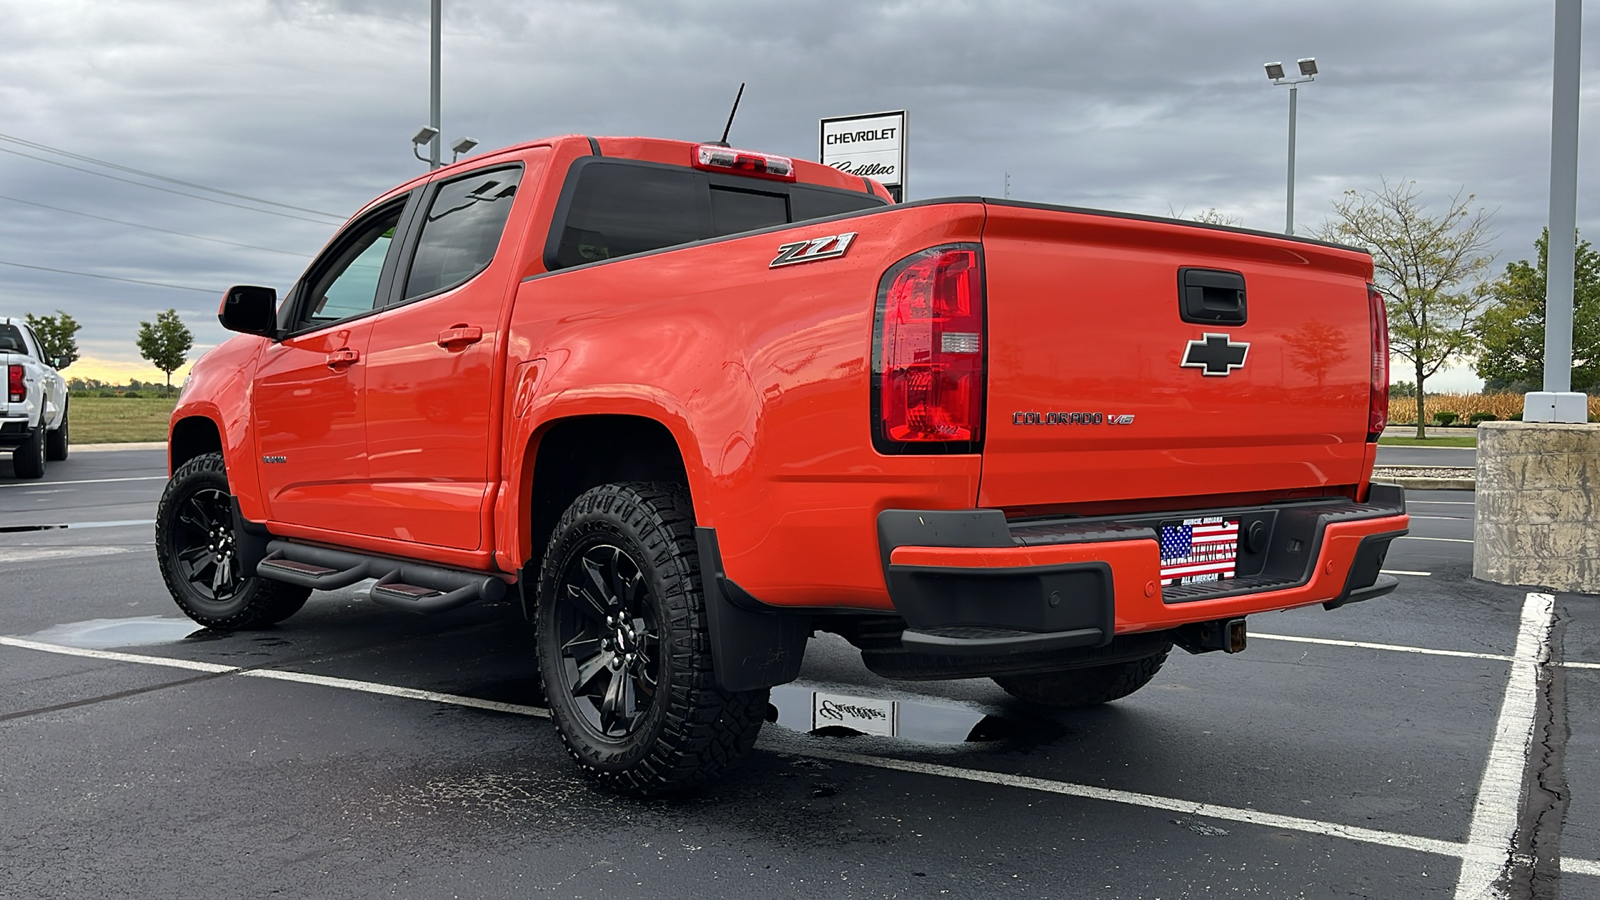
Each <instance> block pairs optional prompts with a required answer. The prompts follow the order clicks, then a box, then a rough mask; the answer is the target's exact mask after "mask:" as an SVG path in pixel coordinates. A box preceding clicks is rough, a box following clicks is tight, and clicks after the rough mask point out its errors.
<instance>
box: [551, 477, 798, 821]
mask: <svg viewBox="0 0 1600 900" xmlns="http://www.w3.org/2000/svg"><path fill="white" fill-rule="evenodd" d="M694 521H695V520H694V511H693V507H692V505H691V503H690V498H689V493H688V491H687V490H686V489H685V488H683V487H682V486H680V485H676V484H665V483H645V482H634V483H626V484H607V485H602V486H600V487H597V488H593V489H591V490H589V491H586V492H585V493H583V494H582V495H580V496H579V497H578V499H577V500H575V501H573V504H572V506H570V507H569V508H568V509H567V511H566V513H565V514H563V515H562V517H561V520H560V522H559V523H558V524H557V525H556V527H555V531H554V532H553V533H552V535H551V537H550V542H549V545H548V547H547V548H546V551H545V555H544V561H543V564H542V566H541V568H540V573H539V594H538V603H537V608H536V610H535V612H534V617H533V618H534V642H535V646H536V648H537V655H538V660H539V670H540V675H541V677H542V680H543V682H544V686H545V693H546V696H547V698H548V700H549V703H550V712H551V717H552V718H553V719H554V720H555V724H556V729H557V731H558V732H559V733H560V735H561V741H562V743H563V744H564V745H565V746H566V748H567V752H568V753H569V754H571V756H572V758H573V760H574V761H575V762H576V763H577V764H578V767H579V769H581V770H582V771H583V773H584V774H585V775H586V776H588V777H589V778H591V779H593V780H594V781H595V782H597V783H598V784H599V785H601V786H602V787H604V788H606V789H608V790H611V791H614V792H617V793H621V794H630V795H634V796H654V795H661V794H671V793H677V792H681V791H685V790H689V789H692V788H694V787H697V786H699V785H701V784H704V783H705V782H706V781H708V780H710V779H712V778H715V777H717V776H718V775H721V774H722V773H724V772H726V771H728V770H729V769H730V768H731V767H732V766H733V765H734V764H735V763H737V762H738V761H739V760H740V759H741V758H742V757H743V756H744V755H745V754H746V753H748V752H749V750H750V747H751V746H752V745H753V744H754V743H755V740H756V735H757V734H758V733H759V732H760V730H761V725H762V722H763V721H764V719H765V716H766V711H767V691H766V689H761V690H756V691H738V692H730V691H724V690H722V689H720V688H719V687H718V686H717V683H716V677H715V674H714V672H713V670H712V661H711V641H710V636H709V633H708V625H707V620H706V609H705V595H704V593H703V592H702V589H701V580H700V578H701V576H700V564H699V556H698V553H697V550H696V547H695V538H694ZM614 550H615V551H621V554H622V555H619V554H615V553H613V554H612V556H611V559H613V560H619V559H626V561H627V564H628V565H629V566H630V568H629V571H630V572H634V573H636V574H634V575H630V576H629V577H630V578H631V579H632V580H631V581H628V582H627V583H628V584H629V585H631V587H630V588H629V591H627V592H623V591H613V592H611V593H610V594H607V595H606V597H601V598H599V599H600V604H599V606H601V607H603V608H605V609H622V608H633V609H636V610H638V611H640V612H642V613H643V614H644V615H643V616H642V618H635V614H634V613H632V612H630V613H629V614H628V617H627V620H628V621H629V622H630V623H634V622H646V623H647V625H648V624H650V623H652V622H653V623H654V624H653V625H651V627H653V628H654V629H655V632H656V633H655V634H654V638H653V641H654V642H653V645H652V644H651V643H649V641H647V640H644V638H645V637H648V635H644V633H643V632H640V634H641V636H642V637H641V638H640V639H638V640H639V643H637V646H638V647H641V648H646V649H642V650H638V651H636V654H637V656H638V658H639V660H641V663H640V664H639V668H638V669H637V670H635V669H629V668H628V667H626V666H624V668H623V669H622V670H618V671H615V672H614V673H613V674H611V675H610V676H609V677H611V678H621V677H628V678H631V679H633V680H632V682H631V687H630V688H629V690H630V691H631V692H632V693H631V694H630V695H629V698H630V701H631V707H632V708H631V709H630V710H629V711H628V719H629V720H630V721H629V722H627V723H622V724H621V727H622V728H624V729H631V730H627V731H626V733H622V734H617V735H608V734H607V733H606V732H607V731H609V730H610V729H611V728H612V727H613V726H612V725H607V723H606V719H605V718H604V716H605V713H604V712H603V711H602V712H600V713H599V715H600V716H601V718H600V720H599V724H598V725H597V724H596V723H595V722H594V721H593V718H592V717H593V716H594V715H595V714H596V705H595V704H594V703H593V699H594V698H593V696H592V693H585V694H584V696H582V697H580V696H578V695H577V694H575V691H574V688H575V687H577V688H579V689H581V688H583V687H585V686H588V685H591V684H593V683H594V682H593V681H592V680H590V681H582V682H581V683H579V684H577V685H574V683H573V682H574V681H575V680H580V679H581V678H582V675H581V673H582V671H583V670H582V668H581V666H582V665H583V664H584V663H583V662H581V661H579V660H578V659H577V658H576V657H577V655H578V653H577V651H574V650H572V649H571V646H572V645H573V644H576V643H578V642H579V640H580V637H577V636H575V637H572V638H569V639H568V641H567V649H565V650H564V648H563V639H562V637H561V635H562V634H563V631H564V630H565V631H572V630H573V629H574V628H578V627H579V626H580V625H581V623H582V622H584V621H593V622H594V623H595V625H596V626H597V627H601V626H602V623H600V622H599V621H598V619H596V618H594V613H593V612H591V609H592V607H586V606H584V605H583V603H584V601H583V600H582V599H581V598H578V597H577V594H576V593H574V591H576V590H579V589H580V586H579V583H578V582H574V581H571V580H569V578H570V577H571V574H572V573H574V572H576V571H578V569H577V567H581V566H582V565H584V564H585V561H586V560H592V559H596V558H600V557H599V556H597V555H596V554H599V555H600V556H603V555H604V554H606V553H612V551H614ZM624 555H625V556H624ZM622 565H623V563H621V562H613V563H612V566H611V574H612V577H613V580H615V578H616V573H617V571H618V569H619V567H620V566H622ZM587 571H588V572H590V574H593V573H594V571H595V570H594V569H593V568H591V569H589V570H587ZM595 581H596V587H595V589H594V591H593V593H601V594H606V590H605V585H604V584H602V583H600V582H602V581H603V579H602V578H600V576H598V575H597V576H595ZM569 587H571V588H572V590H569V589H568V588H569ZM638 587H642V588H643V589H644V590H645V591H647V593H642V592H640V591H639V590H638ZM624 593H628V594H630V596H631V597H632V598H633V599H632V600H627V601H623V600H621V599H620V598H621V597H622V595H623V594H624ZM608 597H609V598H610V599H609V600H608V599H607V598H608ZM563 598H565V599H563ZM608 604H616V605H608ZM630 604H631V605H630ZM586 617H587V619H586ZM609 621H610V619H609V618H607V619H606V622H609ZM618 621H619V622H620V621H622V616H620V615H619V616H618ZM605 627H609V626H605ZM629 627H630V628H631V627H632V625H631V624H630V626H629ZM587 633H589V632H588V631H580V632H579V635H580V636H581V635H582V634H587ZM606 633H608V634H611V635H612V636H611V638H609V640H610V641H612V643H611V645H610V646H611V647H613V648H616V647H618V646H620V643H619V642H618V639H617V637H616V634H615V633H614V632H606ZM597 634H598V632H597ZM630 634H631V632H630ZM596 639H598V638H596ZM635 640H636V639H634V638H631V637H630V638H629V645H630V646H635V644H634V641H635ZM650 646H654V647H655V648H656V649H655V652H654V653H653V654H652V653H650V652H649V650H648V647H650ZM613 655H615V654H613ZM599 656H600V653H599V651H596V653H595V654H594V655H593V656H591V657H587V659H590V660H592V659H594V658H595V657H599ZM568 663H571V665H572V668H571V669H569V668H568ZM588 664H589V665H591V666H593V665H594V663H592V662H591V663H588ZM592 671H596V672H598V673H599V674H601V675H606V674H607V670H606V669H604V668H603V667H599V668H594V669H592ZM574 672H576V673H578V674H576V675H574V674H573V673H574ZM630 672H634V673H635V674H633V675H629V674H628V673H630ZM592 677H593V676H591V679H592ZM650 677H654V679H655V682H654V685H653V686H652V685H649V684H647V683H646V680H647V679H648V678H650ZM608 683H609V682H608ZM636 698H643V699H636ZM641 706H642V708H641ZM613 724H616V723H613Z"/></svg>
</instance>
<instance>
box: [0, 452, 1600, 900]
mask: <svg viewBox="0 0 1600 900" xmlns="http://www.w3.org/2000/svg"><path fill="white" fill-rule="evenodd" d="M122 456H127V457H129V458H128V459H126V460H124V461H123V462H122V463H121V465H120V467H111V468H109V469H108V468H100V467H97V468H96V469H94V470H93V471H92V472H85V473H80V472H78V471H75V470H74V464H75V463H77V462H79V460H80V458H79V457H74V458H73V459H71V460H68V461H67V462H65V463H61V464H53V465H52V466H51V470H50V474H51V477H52V478H55V479H59V480H60V482H63V483H61V484H60V485H59V486H58V487H54V488H46V489H47V490H56V491H62V492H63V493H61V494H50V495H44V496H49V497H52V498H54V499H53V500H52V504H51V508H50V510H49V511H48V512H47V513H46V512H42V511H41V509H40V507H41V506H43V504H37V503H35V502H34V501H36V500H37V495H34V494H32V492H30V491H28V490H19V489H9V488H3V487H0V525H6V524H12V525H25V524H28V523H29V522H30V521H31V522H34V523H38V522H41V521H45V522H62V523H66V522H98V521H112V522H115V521H128V520H133V521H139V520H140V519H141V517H143V518H146V519H147V518H149V517H151V516H153V509H154V500H155V498H156V497H157V496H159V486H160V482H159V480H154V481H148V482H137V481H135V482H126V481H123V482H102V483H101V485H102V486H97V485H95V484H79V485H69V484H65V483H64V482H68V481H88V480H91V479H92V478H104V477H142V476H145V475H149V474H151V473H152V471H153V472H154V473H155V474H158V475H159V467H160V465H161V463H160V461H159V454H155V455H154V456H155V458H156V461H155V463H154V465H151V464H150V462H149V461H142V460H141V459H140V458H135V457H134V456H133V455H132V454H122V453H106V454H98V455H96V457H95V458H94V462H95V463H97V464H98V463H101V461H102V458H104V457H122ZM81 459H82V460H85V461H87V460H90V459H91V457H89V456H88V455H85V456H83V457H81ZM3 466H4V463H3V462H0V467H3ZM5 474H6V473H4V472H0V486H3V485H9V484H14V483H15V482H11V481H8V480H7V479H6V478H5V477H4V476H5ZM104 485H110V486H111V487H105V486H104ZM117 485H121V487H116V486H117ZM111 488H116V491H118V492H120V493H113V492H112V491H111ZM1411 499H1412V501H1413V504H1412V511H1413V513H1415V514H1417V516H1418V519H1417V521H1416V523H1415V525H1414V528H1413V535H1414V536H1415V537H1414V538H1410V539H1406V540H1404V541H1401V542H1398V543H1397V544H1396V545H1395V547H1394V549H1393V550H1392V551H1391V553H1390V556H1389V559H1388V561H1387V563H1386V567H1387V568H1388V569H1389V570H1390V571H1395V572H1404V573H1410V574H1402V575H1399V576H1398V577H1400V578H1401V580H1402V582H1403V584H1402V587H1401V589H1400V590H1399V591H1398V592H1396V593H1395V594H1394V595H1391V596H1390V597H1387V598H1383V599H1380V600H1375V601H1372V602H1369V603H1363V604H1357V605H1354V606H1351V607H1347V608H1345V609H1342V610H1339V611H1336V612H1331V613H1330V612H1325V611H1323V610H1321V609H1319V608H1313V609H1311V610H1301V611H1294V612H1287V613H1278V614H1272V615H1264V616H1257V617H1253V618H1252V619H1251V622H1250V625H1251V630H1252V633H1251V638H1250V647H1249V649H1248V650H1247V651H1246V652H1245V653H1242V654H1238V655H1234V656H1224V655H1222V654H1209V655H1206V656H1189V655H1187V654H1183V653H1181V652H1175V653H1174V655H1173V656H1172V657H1171V659H1170V661H1169V662H1168V664H1167V666H1166V667H1165V669H1164V670H1163V671H1162V673H1161V674H1160V675H1159V676H1158V677H1157V678H1156V680H1155V681H1154V682H1153V683H1152V684H1151V685H1150V686H1149V687H1147V688H1145V689H1144V690H1143V691H1140V692H1139V693H1137V694H1135V695H1133V696H1132V697H1129V698H1127V699H1126V700H1123V701H1120V702H1118V703H1114V704H1109V705H1106V706H1103V707H1098V708H1095V709H1090V710H1083V711H1076V712H1050V711H1042V710H1039V709H1035V708H1031V707H1028V706H1027V705H1025V704H1022V703H1019V702H1018V701H1016V700H1014V699H1013V698H1011V697H1009V696H1008V695H1006V694H1005V693H1004V692H1003V691H1001V690H1000V689H999V688H998V687H996V686H995V685H994V684H993V683H992V682H989V681H987V680H972V681H949V682H932V683H916V684H910V683H901V682H891V681H887V680H884V679H881V678H878V677H877V676H875V675H873V674H871V673H870V672H868V671H866V670H865V668H864V667H862V665H861V663H860V659H859V656H858V655H857V654H856V653H855V652H854V651H853V649H852V648H850V647H849V646H848V645H847V644H844V643H843V642H842V641H840V640H838V639H836V638H833V637H831V636H823V637H821V638H819V639H817V640H815V641H813V642H812V644H811V646H810V648H809V650H808V655H807V659H806V664H805V667H804V669H803V671H802V675H801V679H800V680H799V681H798V682H796V683H795V684H793V685H786V686H784V687H782V688H779V689H776V690H774V691H773V694H772V710H771V713H770V718H772V719H773V721H772V722H771V723H769V725H768V726H767V727H766V728H765V729H764V731H763V733H762V737H761V739H760V741H759V743H758V745H757V750H756V751H755V752H754V753H753V754H752V756H751V757H750V759H749V760H748V761H747V763H746V765H744V766H742V767H741V768H740V769H739V770H737V771H736V772H734V773H733V774H731V775H729V776H728V777H726V778H724V779H721V780H719V782H718V783H716V784H714V785H712V786H710V787H708V788H707V789H705V790H703V791H701V792H699V793H698V794H695V795H692V796H690V797H686V798H681V799H677V800H670V801H648V802H640V801H632V800H625V799H620V798H616V797H611V796H608V795H606V794H604V793H601V792H598V791H596V790H594V789H592V788H591V787H589V786H588V785H587V784H586V783H584V782H583V781H582V780H581V779H580V778H578V777H577V776H576V775H575V772H574V770H573V768H572V766H571V765H570V763H569V762H568V760H567V759H566V758H565V754H564V751H563V750H562V748H561V746H560V742H559V741H558V740H557V738H556V736H555V734H554V731H553V729H552V728H551V726H550V724H549V722H548V720H547V719H546V718H544V716H543V710H542V706H543V698H542V696H541V695H540V688H539V684H538V681H537V678H536V675H535V673H534V671H533V667H532V660H531V649H530V646H529V638H530V635H529V633H528V630H527V629H526V627H525V626H524V625H523V624H522V623H521V622H520V621H519V619H518V615H517V611H516V609H515V608H514V607H513V606H512V605H511V604H509V603H498V604H484V605H478V606H474V607H469V608H466V609H463V610H459V611H457V612H455V613H450V614H447V615H445V616H441V617H437V618H421V617H411V616H406V615H403V614H397V613H393V612H389V611H387V610H383V609H379V608H377V607H375V606H374V605H373V604H372V603H370V602H369V601H368V600H366V598H365V596H364V594H363V592H361V591H360V590H359V589H356V590H346V591H339V592H332V593H321V594H317V595H314V597H313V599H312V601H311V602H310V603H309V604H308V605H307V607H306V608H305V610H303V611H302V612H301V613H300V614H298V615H296V616H295V617H293V618H291V619H289V620H288V621H286V622H284V623H282V624H281V625H279V626H276V627H274V628H271V629H268V630H265V631H260V632H251V633H247V634H231V635H218V634H213V633H211V632H208V631H205V630H203V629H197V628H196V627H195V626H194V625H193V623H189V622H188V621H187V620H185V619H182V618H181V617H180V616H179V614H178V612H177V610H176V608H175V607H174V606H173V605H172V603H171V601H170V599H168V598H167V596H166V594H165V590H164V588H163V587H162V585H161V582H160V577H159V575H158V574H157V572H156V566H155V560H154V556H153V553H152V551H151V549H150V545H149V540H150V531H149V526H147V525H108V526H105V527H101V528H95V529H87V530H84V529H77V530H74V529H52V530H42V531H16V532H5V533H0V635H4V636H7V637H5V638H3V639H0V759H4V760H6V763H5V765H4V766H0V798H3V800H0V809H3V810H4V815H0V896H7V897H9V896H18V897H35V896H38V897H68V896H70V897H81V896H107V897H112V896H115V897H121V896H133V895H159V896H163V897H216V896H233V895H240V894H247V895H251V896H259V895H267V894H270V893H274V892H277V893H282V894H287V895H299V896H318V897H368V896H379V895H382V896H400V897H440V896H452V895H454V896H463V897H501V896H505V897H510V896H518V897H526V896H542V895H549V896H558V897H607V896H624V897H659V896H696V897H748V896H751V895H755V894H763V895H776V896H797V897H827V898H840V897H895V896H904V897H922V896H935V895H948V896H958V897H978V896H981V897H992V896H1017V897H1033V896H1050V897H1062V896H1095V897H1203V896H1263V897H1350V896H1366V897H1454V896H1457V881H1458V879H1459V878H1461V877H1462V876H1463V873H1464V872H1465V871H1466V868H1470V867H1464V866H1463V862H1462V860H1463V858H1467V859H1468V860H1469V861H1471V860H1473V859H1478V860H1480V861H1481V859H1482V852H1481V848H1480V847H1478V846H1477V845H1475V844H1474V843H1473V841H1474V834H1475V831H1477V832H1481V831H1482V830H1483V829H1484V828H1486V827H1488V826H1487V825H1485V824H1484V823H1486V822H1487V823H1488V824H1489V825H1492V824H1493V822H1494V821H1495V819H1494V816H1493V815H1491V813H1494V812H1495V810H1496V809H1500V808H1502V807H1503V811H1504V812H1506V813H1507V814H1508V815H1510V816H1512V817H1513V819H1514V821H1516V822H1525V823H1526V824H1525V825H1524V826H1523V827H1522V828H1520V829H1518V831H1517V838H1516V839H1517V841H1518V842H1519V843H1518V844H1517V845H1516V846H1517V850H1518V852H1519V853H1521V854H1523V855H1522V856H1520V857H1518V859H1519V860H1520V861H1519V862H1518V863H1517V864H1516V865H1513V866H1511V867H1510V868H1509V870H1508V873H1509V878H1510V885H1509V887H1508V892H1509V895H1510V896H1536V897H1537V896H1555V895H1556V891H1558V890H1559V891H1560V892H1561V893H1562V894H1563V895H1564V896H1569V897H1581V896H1590V895H1600V862H1596V860H1600V829H1597V826H1596V823H1600V717H1597V716H1596V715H1595V714H1594V712H1593V711H1594V710H1595V709H1596V708H1600V707H1597V702H1600V610H1597V609H1596V603H1595V598H1593V597H1576V596H1569V595H1559V596H1557V597H1556V598H1555V603H1554V615H1555V625H1554V627H1553V629H1552V630H1551V632H1550V637H1549V641H1548V647H1549V653H1550V656H1551V658H1552V661H1553V662H1552V664H1545V665H1540V666H1538V671H1539V673H1540V674H1539V680H1538V682H1537V683H1538V686H1539V690H1538V692H1537V703H1536V705H1535V708H1532V709H1530V710H1529V715H1530V716H1531V717H1532V720H1531V721H1532V722H1533V725H1534V735H1535V737H1534V742H1533V745H1532V749H1534V750H1535V751H1537V752H1536V753H1534V754H1531V755H1528V756H1522V755H1517V756H1516V758H1515V759H1514V760H1512V762H1514V764H1515V765H1514V766H1513V767H1512V769H1511V770H1509V771H1510V772H1511V777H1514V778H1517V779H1521V780H1528V781H1529V782H1530V784H1535V785H1543V786H1546V787H1559V788H1560V789H1561V790H1560V793H1561V794H1562V795H1563V798H1564V799H1562V800H1560V801H1552V800H1551V799H1550V797H1549V796H1548V795H1547V794H1548V792H1543V793H1541V792H1540V791H1538V790H1533V789H1530V790H1526V791H1518V790H1516V788H1517V787H1520V785H1521V781H1520V780H1519V781H1518V782H1517V784H1516V785H1513V789H1512V791H1511V796H1510V798H1509V799H1508V800H1504V801H1502V802H1500V803H1499V804H1498V806H1496V805H1495V804H1493V803H1491V804H1489V806H1490V807H1491V808H1490V809H1489V810H1488V812H1485V811H1484V809H1483V807H1484V805H1485V804H1484V803H1483V802H1480V801H1481V798H1483V797H1485V796H1490V797H1493V796H1494V795H1493V793H1492V792H1490V791H1488V790H1487V789H1488V788H1490V787H1495V786H1496V785H1499V787H1502V788H1503V787H1504V785H1503V784H1500V781H1503V778H1502V776H1503V775H1504V773H1497V771H1496V770H1495V769H1494V766H1493V764H1492V762H1491V760H1492V759H1494V758H1496V756H1495V754H1496V752H1497V747H1498V746H1499V745H1497V744H1496V734H1497V725H1499V724H1500V723H1501V720H1502V719H1503V718H1504V716H1505V708H1506V706H1507V699H1506V698H1507V684H1508V678H1509V677H1510V676H1511V675H1512V674H1513V673H1514V672H1515V671H1516V668H1517V664H1516V663H1514V662H1513V661H1512V657H1513V655H1515V654H1517V653H1518V652H1519V636H1523V637H1525V636H1526V632H1527V630H1528V629H1527V626H1526V623H1525V621H1524V619H1525V617H1524V615H1523V613H1524V609H1525V606H1526V603H1527V600H1526V595H1527V592H1526V591H1525V590H1518V589H1513V588H1503V587H1498V586H1492V585H1486V584H1483V583H1480V582H1475V581H1473V580H1472V579H1471V578H1470V577H1469V576H1470V551H1471V546H1470V544H1469V543H1465V542H1463V541H1466V540H1470V537H1471V533H1470V532H1471V499H1472V495H1471V494H1470V493H1467V492H1413V494H1412V498H1411ZM78 504H82V505H78ZM141 504H142V505H141ZM101 509H104V510H107V511H108V517H107V518H104V519H101V518H98V513H97V512H96V510H101ZM110 516H114V518H112V517H110ZM1523 643H1526V641H1524V642H1523ZM1419 651H1429V652H1419ZM1441 652H1442V653H1445V654H1454V655H1440V653H1441ZM1528 665H1529V666H1530V667H1531V666H1533V665H1534V664H1533V663H1529V664H1528ZM1585 665H1588V666H1590V667H1588V668H1585V667H1584V666H1585ZM1529 671H1531V668H1530V669H1529ZM846 723H850V724H846ZM1552 810H1553V811H1552ZM1491 855H1492V854H1491ZM1501 855H1502V857H1505V858H1509V857H1510V853H1509V850H1508V851H1507V852H1506V853H1503V854H1501ZM1563 861H1565V863H1566V869H1567V872H1566V874H1564V875H1563V874H1562V873H1561V868H1562V864H1563ZM1584 872H1589V873H1590V874H1583V873H1584ZM1468 874H1469V875H1470V873H1468Z"/></svg>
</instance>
